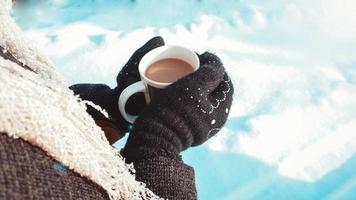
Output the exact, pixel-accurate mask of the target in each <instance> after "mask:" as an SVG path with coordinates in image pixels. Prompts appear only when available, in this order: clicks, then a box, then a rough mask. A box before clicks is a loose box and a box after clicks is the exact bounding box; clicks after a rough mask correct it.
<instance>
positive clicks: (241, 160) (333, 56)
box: [14, 0, 356, 200]
mask: <svg viewBox="0 0 356 200" xmlns="http://www.w3.org/2000/svg"><path fill="white" fill-rule="evenodd" d="M30 2H31V3H30V4H29V5H28V6H25V7H22V8H20V7H19V8H18V9H17V10H16V12H15V13H14V15H15V17H16V19H17V21H18V23H19V24H20V26H21V27H23V28H24V29H25V31H26V34H27V36H28V37H29V38H32V39H33V40H34V41H36V42H37V43H38V44H39V45H40V47H41V48H42V49H44V51H45V52H47V54H48V55H49V56H50V57H51V58H52V60H53V61H54V62H55V64H56V66H57V67H58V69H59V70H60V71H61V72H62V73H63V75H64V76H65V78H66V79H67V80H68V83H69V84H72V83H78V82H101V83H107V84H109V85H111V86H114V84H115V74H116V73H117V72H118V71H119V69H120V66H122V65H123V64H124V63H125V61H126V60H127V59H128V58H129V56H130V55H131V54H132V53H133V51H134V50H135V49H136V48H138V47H139V46H140V45H142V44H143V43H144V42H145V41H147V40H148V39H150V38H151V37H153V36H155V35H161V36H163V37H164V39H165V40H166V43H167V44H180V45H184V46H187V47H189V48H191V49H194V50H196V51H198V52H204V51H205V50H210V51H212V52H215V53H217V54H218V55H219V56H220V57H221V58H222V60H223V61H224V63H225V66H226V68H227V70H228V71H229V73H230V75H231V77H232V79H233V81H234V83H235V88H236V96H235V102H234V104H233V108H232V110H231V116H230V118H229V121H228V123H227V125H226V127H225V128H224V129H223V130H222V131H221V133H220V134H218V135H217V136H216V137H215V138H213V139H212V140H211V141H209V143H208V144H206V145H204V146H202V147H198V148H195V149H191V150H189V151H188V152H186V153H184V158H185V160H186V161H187V162H188V163H190V164H191V165H193V166H194V167H195V168H196V173H197V184H198V190H199V195H200V198H201V199H313V200H314V199H356V193H355V191H356V170H354V169H353V168H354V165H355V164H356V156H355V153H356V95H355V92H354V91H355V90H356V82H355V81H356V56H355V53H354V52H356V26H355V25H354V24H356V14H355V10H356V3H355V2H354V1H353V0H339V1H332V0H298V1H296V0H292V1H284V0H271V1H262V0H252V1H251V0H250V1H245V0H241V1H234V0H226V1H213V0H187V1H178V0H177V1H158V0H145V1H140V0H136V1H129V0H124V1H114V0H111V1H110V0H109V1H105V2H104V1H74V0H52V1H30ZM118 146H120V144H118Z"/></svg>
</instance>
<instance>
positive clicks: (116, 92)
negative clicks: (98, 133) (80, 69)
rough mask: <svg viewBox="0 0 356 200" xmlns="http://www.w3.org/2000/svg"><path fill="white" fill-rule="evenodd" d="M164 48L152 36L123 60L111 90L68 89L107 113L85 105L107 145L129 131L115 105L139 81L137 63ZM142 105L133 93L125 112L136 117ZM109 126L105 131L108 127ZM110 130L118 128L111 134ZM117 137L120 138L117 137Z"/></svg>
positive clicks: (79, 86) (85, 86) (102, 87)
mask: <svg viewBox="0 0 356 200" xmlns="http://www.w3.org/2000/svg"><path fill="white" fill-rule="evenodd" d="M163 45H164V41H163V39H162V38H161V37H154V38H152V39H151V40H149V41H148V42H147V43H146V44H145V45H143V46H142V47H141V48H139V49H138V50H136V52H135V53H134V54H133V55H132V56H131V58H130V59H129V60H128V61H127V63H126V64H125V66H124V67H123V68H122V70H121V71H120V72H119V74H118V75H117V78H116V82H117V86H116V87H115V88H114V89H111V88H110V87H109V86H107V85H105V84H75V85H72V86H70V87H69V88H70V89H71V90H73V92H74V94H76V95H79V96H80V97H81V99H83V100H89V101H91V102H93V103H95V104H96V105H99V106H100V107H102V108H103V109H105V111H106V112H107V113H108V114H109V119H107V118H106V117H105V116H104V115H103V114H102V113H101V112H99V111H97V110H96V109H94V108H93V107H91V106H88V108H87V112H88V113H89V114H90V115H91V116H92V117H93V118H94V120H95V122H96V123H97V125H99V126H101V127H102V128H103V127H104V128H103V130H104V132H105V135H106V137H107V139H108V140H109V142H110V143H113V142H115V141H116V140H118V139H120V138H121V137H123V136H124V134H125V133H126V132H127V131H128V130H129V128H128V127H129V123H128V122H127V121H126V120H124V119H123V117H122V116H121V114H120V111H119V109H118V106H117V103H118V99H119V96H120V94H121V92H122V91H123V90H124V89H125V88H126V87H127V86H129V85H131V84H132V83H135V82H137V81H139V80H140V74H139V72H138V64H139V62H140V60H141V59H142V57H143V56H144V55H145V54H146V53H147V52H149V51H151V50H152V49H154V48H157V47H160V46H163ZM145 106H146V102H145V98H144V95H143V94H142V93H137V94H135V95H133V96H131V97H130V99H129V100H128V101H127V103H126V111H127V112H128V113H129V114H135V115H137V114H138V113H139V112H140V111H141V110H142V109H143V107H145ZM108 127H109V128H108ZM114 129H118V130H117V131H115V130H114ZM105 130H108V131H105ZM120 134H121V135H120Z"/></svg>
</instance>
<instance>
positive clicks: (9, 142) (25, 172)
mask: <svg viewBox="0 0 356 200" xmlns="http://www.w3.org/2000/svg"><path fill="white" fill-rule="evenodd" d="M0 160H1V162H0V199H8V200H12V199H16V200H19V199H40V200H41V199H96V200H101V199H105V200H107V199H109V198H108V196H107V193H106V191H105V190H104V189H103V188H101V187H100V186H98V185H96V184H95V183H93V182H92V181H90V180H88V179H87V178H85V177H81V176H79V175H78V174H77V173H75V172H73V171H72V170H70V169H68V168H66V167H64V166H63V165H61V164H60V163H59V162H57V161H56V160H54V159H52V158H51V157H50V156H48V155H47V154H46V153H45V152H44V151H43V150H41V149H40V148H37V147H35V146H33V145H31V144H29V143H28V142H26V141H23V140H22V139H13V138H10V137H8V136H7V135H6V134H4V133H0ZM135 169H136V178H137V179H138V180H142V181H143V182H145V183H146V184H147V187H148V188H150V189H151V190H152V191H153V192H155V193H156V194H157V195H159V196H161V197H164V198H168V199H173V200H175V199H177V200H179V199H189V200H190V199H197V193H196V189H195V180H194V170H193V168H191V167H190V166H187V165H185V164H184V163H183V162H182V161H181V160H173V159H170V158H165V157H155V158H151V159H142V160H140V161H138V162H135ZM113 170H115V169H113Z"/></svg>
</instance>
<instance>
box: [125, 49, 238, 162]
mask: <svg viewBox="0 0 356 200" xmlns="http://www.w3.org/2000/svg"><path fill="white" fill-rule="evenodd" d="M199 58H200V62H201V66H200V67H199V69H198V70H196V71H195V72H193V73H191V74H189V75H187V76H185V77H183V78H181V79H179V80H178V81H176V82H175V83H173V84H171V85H169V86H167V87H166V88H165V89H164V90H162V91H160V92H159V93H158V94H157V95H156V96H155V98H153V99H152V101H151V102H150V104H149V105H148V106H147V107H145V109H144V110H143V111H142V112H141V114H140V116H139V117H138V118H137V119H136V121H135V123H134V128H133V130H132V131H131V132H130V135H129V138H128V141H127V143H126V145H125V148H124V150H123V155H124V156H125V157H126V161H127V162H132V161H135V160H139V159H143V158H150V157H155V156H165V157H167V156H168V157H175V158H177V157H179V153H180V152H181V151H183V150H185V149H187V148H189V147H191V146H196V145H199V144H202V143H203V142H205V141H206V140H208V139H209V138H210V137H212V136H214V135H215V134H216V133H217V132H218V131H219V130H220V129H221V128H222V126H223V125H224V124H225V122H226V120H227V117H228V114H229V111H230V107H231V103H232V96H233V92H234V88H233V85H232V82H231V81H230V78H229V77H228V75H227V73H226V72H225V69H224V67H223V65H222V63H221V61H220V59H219V58H218V57H217V56H215V55H213V54H211V53H205V54H203V55H201V56H199Z"/></svg>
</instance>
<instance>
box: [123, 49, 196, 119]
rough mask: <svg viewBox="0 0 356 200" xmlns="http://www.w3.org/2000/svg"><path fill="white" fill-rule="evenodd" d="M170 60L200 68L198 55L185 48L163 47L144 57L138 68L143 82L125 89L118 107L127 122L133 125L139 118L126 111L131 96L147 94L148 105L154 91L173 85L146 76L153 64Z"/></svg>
mask: <svg viewBox="0 0 356 200" xmlns="http://www.w3.org/2000/svg"><path fill="white" fill-rule="evenodd" d="M168 58H175V59H179V60H183V61H185V62H187V63H188V64H190V65H191V66H192V67H193V69H194V71H196V70H197V69H198V68H199V58H198V56H197V54H196V53H195V52H193V51H191V50H189V49H187V48H185V47H181V46H162V47H158V48H155V49H153V50H151V51H150V52H148V53H147V54H146V55H145V56H143V58H142V59H141V61H140V63H139V66H138V71H139V73H140V77H141V81H138V82H136V83H133V84H131V85H129V86H128V87H127V88H125V89H124V91H122V93H121V95H120V97H119V101H118V107H119V110H120V113H121V115H122V117H123V118H124V119H125V120H126V121H128V122H130V123H133V122H134V121H135V120H136V118H137V116H134V115H130V114H128V113H126V111H125V105H126V102H127V100H128V99H129V98H130V96H132V95H133V94H135V93H138V92H143V93H144V94H145V99H146V103H147V104H148V103H149V102H150V101H151V95H152V91H153V90H160V89H163V88H165V87H167V86H168V85H170V84H172V83H161V82H157V81H154V80H151V79H149V78H148V77H147V76H146V75H145V74H146V70H147V69H148V67H149V66H150V65H151V64H153V63H155V62H157V61H159V60H163V59H168ZM167 67H169V66H167Z"/></svg>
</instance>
